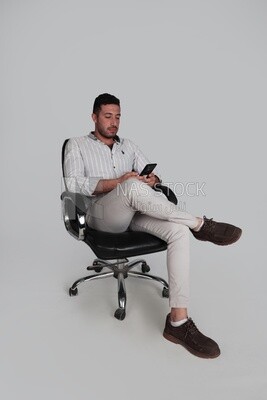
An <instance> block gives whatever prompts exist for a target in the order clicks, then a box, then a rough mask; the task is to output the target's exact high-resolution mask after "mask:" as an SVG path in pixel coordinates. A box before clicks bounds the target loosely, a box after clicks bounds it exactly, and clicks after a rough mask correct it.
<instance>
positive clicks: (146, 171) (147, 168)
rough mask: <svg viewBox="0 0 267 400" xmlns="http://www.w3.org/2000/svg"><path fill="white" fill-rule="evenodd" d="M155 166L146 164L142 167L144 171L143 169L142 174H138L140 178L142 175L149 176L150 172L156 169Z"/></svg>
mask: <svg viewBox="0 0 267 400" xmlns="http://www.w3.org/2000/svg"><path fill="white" fill-rule="evenodd" d="M156 165H157V164H155V163H154V164H147V165H146V166H145V167H144V169H143V171H142V172H140V174H139V175H140V176H143V175H149V174H150V173H151V172H152V171H153V169H154V168H155V167H156Z"/></svg>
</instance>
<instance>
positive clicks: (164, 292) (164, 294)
mask: <svg viewBox="0 0 267 400" xmlns="http://www.w3.org/2000/svg"><path fill="white" fill-rule="evenodd" d="M162 297H167V298H169V289H168V288H166V287H164V288H163V289H162Z"/></svg>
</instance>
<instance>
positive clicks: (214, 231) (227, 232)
mask: <svg viewBox="0 0 267 400" xmlns="http://www.w3.org/2000/svg"><path fill="white" fill-rule="evenodd" d="M190 230H191V232H192V234H193V235H194V236H195V238H196V239H198V240H203V241H209V242H212V243H214V244H218V245H220V246H226V245H228V244H232V243H235V242H236V241H237V240H238V239H239V238H240V236H241V234H242V230H241V229H240V228H238V227H237V226H234V225H230V224H226V223H224V222H215V221H213V219H212V218H211V219H208V218H206V216H205V215H204V224H203V225H202V227H201V229H200V231H198V232H195V231H193V230H192V229H190Z"/></svg>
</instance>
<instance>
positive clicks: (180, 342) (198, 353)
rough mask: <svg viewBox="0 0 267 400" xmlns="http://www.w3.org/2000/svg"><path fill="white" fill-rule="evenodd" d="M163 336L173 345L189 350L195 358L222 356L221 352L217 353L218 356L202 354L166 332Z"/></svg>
mask: <svg viewBox="0 0 267 400" xmlns="http://www.w3.org/2000/svg"><path fill="white" fill-rule="evenodd" d="M163 336H164V338H165V339H167V340H169V341H170V342H172V343H175V344H180V345H181V346H183V347H184V348H185V349H186V350H188V351H189V352H190V353H191V354H194V356H197V357H200V358H217V357H219V355H220V354H221V352H220V351H219V352H218V353H216V354H213V355H209V354H203V353H200V352H199V351H197V350H194V349H192V348H191V347H189V346H188V345H187V344H186V343H184V342H182V341H181V340H179V339H177V338H176V337H175V336H172V335H170V334H168V333H166V332H163Z"/></svg>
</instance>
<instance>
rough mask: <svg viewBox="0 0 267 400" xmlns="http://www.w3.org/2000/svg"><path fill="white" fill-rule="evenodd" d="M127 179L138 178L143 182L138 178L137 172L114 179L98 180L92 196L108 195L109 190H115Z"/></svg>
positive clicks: (141, 178)
mask: <svg viewBox="0 0 267 400" xmlns="http://www.w3.org/2000/svg"><path fill="white" fill-rule="evenodd" d="M129 178H138V179H140V180H143V177H141V176H140V177H139V175H138V173H137V172H127V173H126V174H124V175H122V176H121V177H119V178H116V179H100V181H98V184H97V185H96V188H95V191H94V192H93V194H94V195H96V194H101V193H108V192H110V191H111V190H113V189H115V187H116V186H117V185H118V184H119V183H122V182H123V181H125V180H126V179H129Z"/></svg>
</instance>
